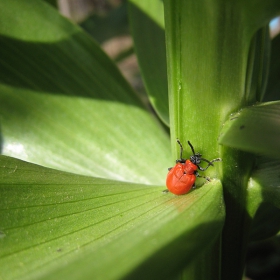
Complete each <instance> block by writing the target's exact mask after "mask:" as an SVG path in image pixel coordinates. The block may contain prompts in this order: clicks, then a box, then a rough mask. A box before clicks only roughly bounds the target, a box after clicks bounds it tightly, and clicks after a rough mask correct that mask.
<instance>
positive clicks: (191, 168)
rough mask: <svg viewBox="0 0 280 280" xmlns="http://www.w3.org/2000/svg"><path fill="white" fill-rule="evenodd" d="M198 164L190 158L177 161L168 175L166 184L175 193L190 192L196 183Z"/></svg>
mask: <svg viewBox="0 0 280 280" xmlns="http://www.w3.org/2000/svg"><path fill="white" fill-rule="evenodd" d="M196 170H197V166H196V165H195V164H193V163H192V162H191V161H190V160H187V161H186V162H185V163H180V162H179V163H176V165H175V166H174V167H173V168H172V169H170V171H169V172H168V174H167V177H166V186H167V188H168V190H169V191H170V192H172V193H174V194H177V195H182V194H186V193H187V192H189V191H190V190H191V188H192V186H193V185H194V183H195V180H196V176H195V171H196Z"/></svg>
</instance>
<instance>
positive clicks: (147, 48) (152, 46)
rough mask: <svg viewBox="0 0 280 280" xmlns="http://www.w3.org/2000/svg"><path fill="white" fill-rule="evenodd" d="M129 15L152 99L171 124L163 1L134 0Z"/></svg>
mask: <svg viewBox="0 0 280 280" xmlns="http://www.w3.org/2000/svg"><path fill="white" fill-rule="evenodd" d="M129 19H130V26H131V31H132V36H133V39H134V45H135V51H136V54H137V58H138V62H139V65H140V69H141V74H142V77H143V79H144V82H145V86H146V89H147V93H148V96H149V99H150V102H151V104H152V105H153V107H154V109H155V111H156V112H157V114H158V116H159V117H160V118H161V120H162V121H163V122H164V123H165V124H167V125H169V115H168V113H169V112H168V93H167V69H166V50H165V33H164V15H163V2H162V1H160V0H152V1H151V0H145V1H134V0H130V1H129Z"/></svg>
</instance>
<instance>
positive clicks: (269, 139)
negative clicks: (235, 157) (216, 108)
mask: <svg viewBox="0 0 280 280" xmlns="http://www.w3.org/2000/svg"><path fill="white" fill-rule="evenodd" d="M279 112H280V102H276V101H275V102H268V103H262V104H259V105H256V106H252V107H248V108H244V109H242V110H241V111H239V112H238V113H235V114H232V115H231V116H230V118H229V120H228V121H227V122H226V123H225V124H224V126H223V128H222V130H221V135H220V138H219V143H220V144H223V145H226V146H230V147H234V148H237V149H240V150H243V151H249V152H253V153H258V154H265V155H269V156H272V157H277V158H279V157H280V145H279V140H280V125H279V117H280V113H279Z"/></svg>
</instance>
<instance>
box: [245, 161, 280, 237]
mask: <svg viewBox="0 0 280 280" xmlns="http://www.w3.org/2000/svg"><path fill="white" fill-rule="evenodd" d="M279 170H280V161H279V160H276V159H272V158H267V157H258V160H257V165H256V166H255V169H254V172H253V173H252V177H251V178H250V180H249V182H248V196H247V210H248V213H249V214H250V216H251V217H252V218H254V220H253V224H252V229H251V234H250V239H251V240H259V239H265V238H269V237H271V236H273V235H275V234H276V233H277V232H278V231H279V229H280V227H279V221H280V190H279V186H280V171H279ZM276 207H277V208H278V209H277V208H276Z"/></svg>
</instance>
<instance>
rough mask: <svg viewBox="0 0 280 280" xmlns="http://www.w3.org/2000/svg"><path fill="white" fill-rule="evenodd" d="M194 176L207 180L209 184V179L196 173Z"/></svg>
mask: <svg viewBox="0 0 280 280" xmlns="http://www.w3.org/2000/svg"><path fill="white" fill-rule="evenodd" d="M195 176H196V177H200V178H204V179H205V180H207V181H208V182H211V180H210V178H209V177H205V176H202V175H200V174H199V173H198V172H197V171H196V172H195Z"/></svg>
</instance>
